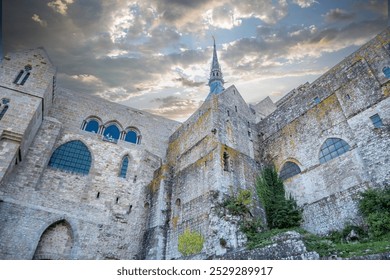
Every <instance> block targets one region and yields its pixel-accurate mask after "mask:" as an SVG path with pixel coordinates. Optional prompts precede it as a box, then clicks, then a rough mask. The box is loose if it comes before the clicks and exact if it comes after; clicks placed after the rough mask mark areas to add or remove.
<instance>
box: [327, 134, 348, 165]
mask: <svg viewBox="0 0 390 280" xmlns="http://www.w3.org/2000/svg"><path fill="white" fill-rule="evenodd" d="M350 149H351V147H350V146H349V145H348V143H347V142H345V141H344V140H343V139H340V138H328V139H326V141H325V142H324V144H322V146H321V150H320V163H325V162H328V161H330V160H331V159H334V158H336V157H338V156H341V155H342V154H344V153H346V152H348V151H349V150H350Z"/></svg>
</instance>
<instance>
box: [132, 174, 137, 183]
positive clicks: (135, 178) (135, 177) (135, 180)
mask: <svg viewBox="0 0 390 280" xmlns="http://www.w3.org/2000/svg"><path fill="white" fill-rule="evenodd" d="M135 182H137V175H135V176H134V179H133V183H135Z"/></svg>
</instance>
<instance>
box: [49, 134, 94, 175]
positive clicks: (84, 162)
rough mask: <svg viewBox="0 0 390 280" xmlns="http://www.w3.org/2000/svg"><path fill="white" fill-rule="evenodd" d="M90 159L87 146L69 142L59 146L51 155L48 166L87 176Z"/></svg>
mask: <svg viewBox="0 0 390 280" xmlns="http://www.w3.org/2000/svg"><path fill="white" fill-rule="evenodd" d="M91 162H92V157H91V153H90V152H89V150H88V148H87V146H86V145H85V144H84V143H83V142H81V141H79V140H74V141H69V142H67V143H65V144H63V145H61V146H59V147H58V148H57V149H56V150H55V151H54V153H53V154H52V156H51V158H50V161H49V166H50V167H53V168H56V169H60V170H63V171H70V172H75V173H81V174H88V173H89V170H90V168H91Z"/></svg>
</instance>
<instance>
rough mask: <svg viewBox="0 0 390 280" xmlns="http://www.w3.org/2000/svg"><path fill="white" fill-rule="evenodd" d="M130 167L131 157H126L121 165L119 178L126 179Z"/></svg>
mask: <svg viewBox="0 0 390 280" xmlns="http://www.w3.org/2000/svg"><path fill="white" fill-rule="evenodd" d="M128 166H129V157H128V156H125V157H124V158H123V159H122V165H121V170H120V173H119V177H122V178H126V173H127V167H128Z"/></svg>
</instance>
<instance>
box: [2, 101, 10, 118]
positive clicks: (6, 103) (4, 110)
mask: <svg viewBox="0 0 390 280" xmlns="http://www.w3.org/2000/svg"><path fill="white" fill-rule="evenodd" d="M8 103H9V99H8V98H3V99H1V104H0V120H1V119H2V118H3V117H4V115H5V113H6V112H7V110H8V107H9V106H8Z"/></svg>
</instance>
